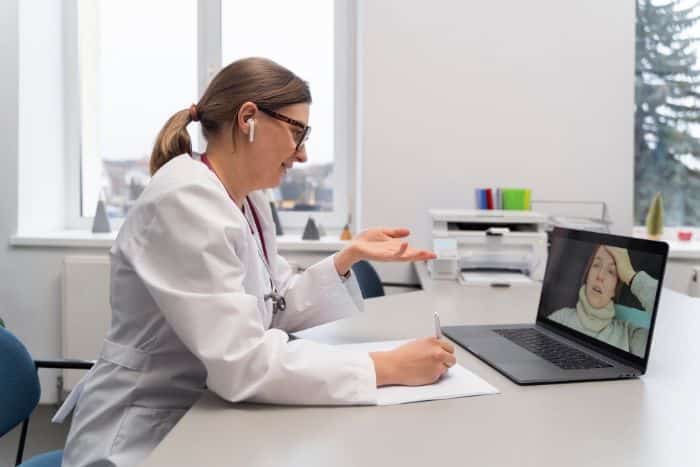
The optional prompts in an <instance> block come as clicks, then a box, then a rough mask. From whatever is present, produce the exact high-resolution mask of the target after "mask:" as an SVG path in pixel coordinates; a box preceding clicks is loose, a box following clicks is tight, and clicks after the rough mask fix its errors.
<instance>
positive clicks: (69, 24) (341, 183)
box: [63, 0, 357, 233]
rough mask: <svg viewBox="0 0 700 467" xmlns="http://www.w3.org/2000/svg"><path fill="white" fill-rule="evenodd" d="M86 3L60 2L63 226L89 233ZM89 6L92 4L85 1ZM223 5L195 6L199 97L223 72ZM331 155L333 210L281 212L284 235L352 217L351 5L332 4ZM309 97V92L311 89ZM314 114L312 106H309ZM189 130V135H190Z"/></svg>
mask: <svg viewBox="0 0 700 467" xmlns="http://www.w3.org/2000/svg"><path fill="white" fill-rule="evenodd" d="M80 1H84V0H67V1H66V2H64V18H63V21H64V26H65V27H64V32H63V39H64V47H63V55H64V57H63V58H64V64H65V69H64V78H65V83H66V92H65V101H64V107H65V119H66V120H65V121H66V137H65V154H66V166H67V168H68V170H67V179H66V182H67V187H68V189H67V190H66V191H67V193H66V205H67V209H66V215H67V219H66V225H67V228H68V229H79V230H89V229H90V228H91V226H92V222H93V217H86V216H82V204H83V203H82V197H83V183H82V180H83V173H82V165H83V164H82V161H83V149H84V146H85V144H84V143H83V124H82V123H83V119H82V115H83V113H84V110H85V109H84V106H85V105H89V102H84V101H85V99H82V96H83V92H82V91H83V89H82V88H83V86H89V83H85V82H83V79H82V78H83V77H82V75H81V69H80V67H81V66H83V67H85V66H89V63H87V64H86V63H85V61H86V60H84V59H83V60H81V58H82V57H80V54H79V53H78V51H79V50H80V49H79V37H80V36H79V28H80V27H81V24H80V20H79V17H78V11H79V5H78V3H79V2H80ZM88 1H90V0H88ZM221 10H222V9H221V0H198V2H197V84H198V92H199V95H200V96H201V95H202V94H203V92H204V90H205V89H206V86H207V85H208V83H209V81H210V80H211V79H212V78H213V77H214V75H216V73H217V72H218V71H219V70H220V69H221V67H222V63H221V61H222V57H221V52H222V44H221V40H222V37H221V27H222V26H221ZM334 21H335V25H334V36H335V37H334V39H335V45H334V49H335V52H334V61H335V63H334V66H335V69H334V98H335V106H334V107H335V121H334V132H335V135H334V155H333V179H332V181H333V206H334V209H333V211H330V212H322V211H300V212H295V211H279V216H280V221H281V222H282V226H283V228H284V229H285V233H287V232H292V233H296V232H300V231H301V230H303V228H304V226H305V224H306V222H307V220H308V218H309V217H310V216H311V217H313V218H314V220H315V221H316V223H317V224H321V225H323V226H324V227H325V228H326V229H327V230H331V231H334V230H340V229H341V228H342V227H343V226H344V225H345V223H346V222H347V219H348V215H349V214H350V213H351V212H352V206H353V205H354V197H352V196H351V193H350V192H351V190H350V187H352V186H354V184H355V173H354V171H353V168H354V165H353V162H352V161H353V160H354V157H353V155H354V154H356V152H357V150H356V128H357V127H356V118H357V109H356V103H357V98H356V96H357V61H356V51H357V48H356V38H357V5H356V2H355V1H350V2H348V1H344V0H334ZM312 92H313V89H312ZM312 111H313V106H312ZM191 131H193V130H191ZM122 222H123V218H118V219H110V223H111V226H112V229H113V230H116V229H118V228H119V227H120V226H121V223H122Z"/></svg>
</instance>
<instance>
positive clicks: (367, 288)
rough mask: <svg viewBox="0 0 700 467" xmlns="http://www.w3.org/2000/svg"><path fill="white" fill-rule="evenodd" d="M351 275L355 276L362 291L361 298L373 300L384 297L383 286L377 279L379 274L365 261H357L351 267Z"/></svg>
mask: <svg viewBox="0 0 700 467" xmlns="http://www.w3.org/2000/svg"><path fill="white" fill-rule="evenodd" d="M352 273H353V274H355V277H356V278H357V282H358V284H359V285H360V290H361V291H362V298H374V297H383V296H384V286H383V285H382V281H381V280H380V279H379V274H377V271H376V270H375V269H374V267H372V265H371V264H370V263H369V262H367V261H365V260H362V261H358V262H357V263H355V264H353V265H352Z"/></svg>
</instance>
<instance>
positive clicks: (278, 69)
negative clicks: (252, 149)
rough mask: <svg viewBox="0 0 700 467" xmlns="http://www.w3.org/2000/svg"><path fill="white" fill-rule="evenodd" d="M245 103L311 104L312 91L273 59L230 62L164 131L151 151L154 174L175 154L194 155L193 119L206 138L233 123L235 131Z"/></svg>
mask: <svg viewBox="0 0 700 467" xmlns="http://www.w3.org/2000/svg"><path fill="white" fill-rule="evenodd" d="M245 102H254V103H255V104H257V105H259V106H264V107H266V108H268V109H270V110H276V109H279V108H281V107H284V106H286V105H293V104H299V103H302V102H303V103H309V104H310V103H311V92H310V91H309V85H308V84H307V83H306V81H303V80H302V79H301V78H299V77H298V76H297V75H295V74H294V73H292V72H291V71H289V70H288V69H286V68H284V67H283V66H281V65H278V64H277V63H275V62H273V61H272V60H268V59H266V58H257V57H250V58H243V59H240V60H237V61H235V62H233V63H230V64H229V65H227V66H225V67H224V68H223V69H221V71H219V73H217V74H216V76H214V78H213V79H212V80H211V82H210V83H209V86H207V89H206V90H205V91H204V95H203V96H202V98H201V99H200V100H199V102H198V103H197V104H196V105H195V104H192V106H190V108H189V109H185V110H181V111H179V112H177V113H176V114H175V115H173V116H172V117H170V120H168V121H167V122H166V124H165V126H163V129H162V130H160V133H159V134H158V139H156V144H155V145H154V146H153V153H152V154H151V164H150V165H151V166H150V169H151V175H153V174H155V173H156V171H158V169H160V168H161V167H162V166H164V165H165V164H166V163H167V162H168V161H169V160H170V159H172V158H173V157H175V156H179V155H180V154H184V153H189V154H190V155H191V154H192V142H191V141H190V135H189V133H187V125H188V124H189V123H190V122H192V121H196V122H200V124H201V125H202V135H203V136H204V138H205V139H209V136H210V135H214V134H216V133H218V132H220V131H221V130H222V128H224V127H225V125H226V124H227V123H229V122H232V128H231V131H232V133H235V130H236V128H237V123H236V116H237V115H238V111H239V109H240V108H241V106H242V105H243V104H244V103H245ZM235 143H236V142H235V138H233V137H232V144H234V146H235Z"/></svg>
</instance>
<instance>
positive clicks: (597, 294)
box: [586, 247, 618, 308]
mask: <svg viewBox="0 0 700 467" xmlns="http://www.w3.org/2000/svg"><path fill="white" fill-rule="evenodd" d="M617 280H618V279H617V267H616V266H615V260H614V259H613V257H612V255H611V254H610V253H608V251H607V250H606V249H605V248H602V247H600V248H598V250H597V251H596V253H595V256H594V258H593V262H592V263H591V268H590V269H589V270H588V277H587V278H586V298H588V303H590V304H591V306H592V307H593V308H604V307H605V306H607V305H608V303H610V301H612V299H613V297H615V289H616V287H617Z"/></svg>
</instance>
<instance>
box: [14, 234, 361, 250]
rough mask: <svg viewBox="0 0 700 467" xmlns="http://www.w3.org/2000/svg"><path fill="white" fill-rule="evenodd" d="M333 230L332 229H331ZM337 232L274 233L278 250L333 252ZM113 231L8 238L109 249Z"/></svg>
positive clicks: (27, 243)
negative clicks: (310, 236)
mask: <svg viewBox="0 0 700 467" xmlns="http://www.w3.org/2000/svg"><path fill="white" fill-rule="evenodd" d="M332 233H333V232H332ZM339 236H340V233H337V234H335V233H334V235H326V236H324V237H321V240H302V239H301V233H291V234H287V235H282V236H279V237H277V249H278V250H279V251H308V252H335V251H339V250H341V249H343V247H345V245H347V244H348V242H347V241H344V240H339V238H338V237H339ZM116 237H117V232H111V233H105V234H96V233H92V232H90V231H88V230H64V231H59V232H51V233H46V234H17V235H14V236H13V237H12V238H11V239H10V245H12V246H13V247H49V248H103V249H109V248H111V247H112V244H113V243H114V239H115V238H116Z"/></svg>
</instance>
